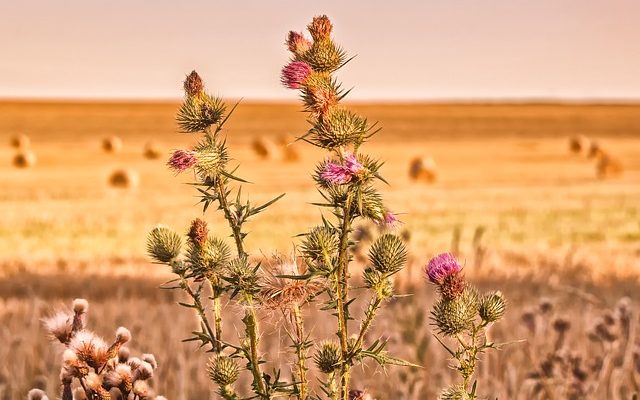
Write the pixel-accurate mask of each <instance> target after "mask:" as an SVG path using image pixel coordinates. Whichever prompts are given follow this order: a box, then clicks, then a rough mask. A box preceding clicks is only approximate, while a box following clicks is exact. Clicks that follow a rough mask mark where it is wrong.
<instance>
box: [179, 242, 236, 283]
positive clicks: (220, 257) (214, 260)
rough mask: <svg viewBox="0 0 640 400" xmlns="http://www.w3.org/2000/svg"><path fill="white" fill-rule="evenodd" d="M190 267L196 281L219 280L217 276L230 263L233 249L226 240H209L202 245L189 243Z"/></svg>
mask: <svg viewBox="0 0 640 400" xmlns="http://www.w3.org/2000/svg"><path fill="white" fill-rule="evenodd" d="M188 258H189V267H190V268H191V272H192V273H193V275H194V277H195V278H196V279H201V278H205V277H206V278H210V279H213V280H216V279H217V275H218V274H219V273H220V272H221V271H222V269H223V268H224V267H225V266H226V265H227V264H228V263H229V260H230V259H231V249H230V248H229V245H227V244H226V243H225V242H224V240H222V239H219V238H217V237H209V238H207V239H206V240H205V241H204V243H203V244H202V245H200V244H198V243H196V242H189V251H188Z"/></svg>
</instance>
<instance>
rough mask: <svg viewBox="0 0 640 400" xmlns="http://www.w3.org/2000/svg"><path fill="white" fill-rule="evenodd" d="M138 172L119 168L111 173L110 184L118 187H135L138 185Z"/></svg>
mask: <svg viewBox="0 0 640 400" xmlns="http://www.w3.org/2000/svg"><path fill="white" fill-rule="evenodd" d="M139 183H140V178H139V177H138V173H137V172H135V171H133V170H130V169H117V170H115V171H113V172H112V173H111V175H109V186H111V187H113V188H117V189H133V188H136V187H138V184H139Z"/></svg>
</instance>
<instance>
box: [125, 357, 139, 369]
mask: <svg viewBox="0 0 640 400" xmlns="http://www.w3.org/2000/svg"><path fill="white" fill-rule="evenodd" d="M127 365H129V366H130V367H131V369H132V370H135V369H138V367H140V365H142V360H141V359H139V358H138V357H131V358H129V359H128V360H127Z"/></svg>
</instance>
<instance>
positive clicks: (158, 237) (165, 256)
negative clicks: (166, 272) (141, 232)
mask: <svg viewBox="0 0 640 400" xmlns="http://www.w3.org/2000/svg"><path fill="white" fill-rule="evenodd" d="M181 249H182V238H181V237H180V235H178V234H177V233H175V232H173V231H172V230H170V229H169V228H166V227H164V226H157V227H155V228H153V230H152V231H151V232H150V233H149V235H148V237H147V253H148V254H149V256H150V257H151V258H153V259H154V260H156V261H159V262H162V263H169V262H171V261H173V260H175V259H176V258H178V256H179V255H180V251H181Z"/></svg>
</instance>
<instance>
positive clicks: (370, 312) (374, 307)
mask: <svg viewBox="0 0 640 400" xmlns="http://www.w3.org/2000/svg"><path fill="white" fill-rule="evenodd" d="M381 304H382V299H381V298H380V297H379V296H376V297H375V298H374V299H371V302H370V303H369V306H368V307H367V311H366V316H365V319H364V321H362V325H361V326H360V333H359V334H358V338H357V339H356V344H355V346H354V351H357V350H358V349H360V347H362V341H363V340H364V335H365V334H366V333H367V331H368V330H369V327H370V326H371V323H372V322H373V320H374V319H375V317H376V313H377V312H378V310H379V309H380V305H381ZM352 355H353V354H352Z"/></svg>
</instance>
